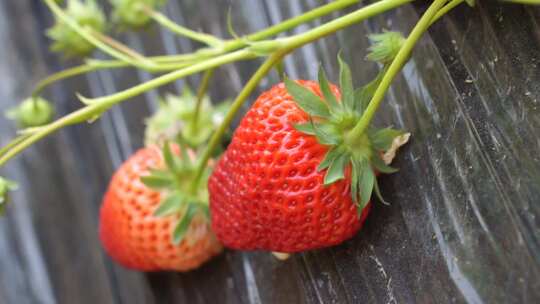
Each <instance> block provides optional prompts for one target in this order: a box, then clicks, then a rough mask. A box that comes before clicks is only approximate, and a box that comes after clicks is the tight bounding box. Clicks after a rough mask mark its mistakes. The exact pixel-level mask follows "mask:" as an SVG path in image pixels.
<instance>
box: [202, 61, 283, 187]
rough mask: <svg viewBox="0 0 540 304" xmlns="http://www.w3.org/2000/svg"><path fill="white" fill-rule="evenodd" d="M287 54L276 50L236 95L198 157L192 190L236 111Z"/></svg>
mask: <svg viewBox="0 0 540 304" xmlns="http://www.w3.org/2000/svg"><path fill="white" fill-rule="evenodd" d="M285 55H286V53H285V52H276V53H275V54H273V55H272V56H270V57H268V59H266V61H265V62H264V63H263V65H261V66H260V67H259V69H258V70H257V71H256V72H255V74H253V76H251V78H250V79H249V81H248V82H247V83H246V85H245V86H244V88H243V89H242V91H241V92H240V94H238V96H237V97H236V99H235V100H234V102H233V103H232V105H231V109H230V110H229V112H227V115H226V116H225V118H224V119H223V122H222V123H221V125H220V126H219V127H218V129H217V130H216V132H214V134H213V135H212V137H211V138H210V142H209V143H208V146H206V149H205V150H204V152H203V154H202V156H201V157H200V158H199V159H198V162H197V171H196V174H195V179H194V180H193V183H192V190H193V191H196V189H197V187H198V185H199V183H200V180H201V178H202V176H203V174H204V169H205V168H206V164H207V163H208V160H209V159H210V157H211V155H212V153H213V152H214V150H215V149H216V148H217V147H218V145H219V144H220V142H221V138H222V137H223V134H225V131H226V130H227V128H229V125H230V124H231V122H232V120H233V119H234V117H235V116H236V113H237V112H238V110H240V108H241V107H242V105H243V104H244V103H245V102H246V100H247V98H248V97H249V95H250V94H251V92H253V90H255V88H256V87H257V85H258V84H259V82H260V81H261V80H262V79H263V78H264V77H265V76H266V75H267V74H268V72H270V70H272V68H273V67H274V65H276V64H277V63H278V62H280V61H281V59H282V58H283V57H284V56H285Z"/></svg>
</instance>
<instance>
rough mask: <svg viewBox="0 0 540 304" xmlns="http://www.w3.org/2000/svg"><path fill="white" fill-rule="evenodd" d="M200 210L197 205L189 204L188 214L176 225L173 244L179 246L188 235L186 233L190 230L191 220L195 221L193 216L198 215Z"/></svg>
mask: <svg viewBox="0 0 540 304" xmlns="http://www.w3.org/2000/svg"><path fill="white" fill-rule="evenodd" d="M198 210H199V208H198V207H197V206H196V205H195V204H188V205H187V207H186V212H185V213H184V215H183V216H182V218H181V219H180V221H178V224H176V227H175V228H174V231H173V243H174V244H175V245H178V244H179V243H180V242H181V241H182V239H183V238H184V236H185V235H186V232H187V231H188V229H189V225H190V224H191V220H192V219H193V216H194V215H195V214H196V213H197V211H198Z"/></svg>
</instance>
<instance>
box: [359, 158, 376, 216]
mask: <svg viewBox="0 0 540 304" xmlns="http://www.w3.org/2000/svg"><path fill="white" fill-rule="evenodd" d="M361 170H362V171H361V174H360V176H359V181H358V182H359V188H360V205H359V206H358V209H359V211H360V212H361V210H363V209H364V208H365V207H366V205H367V203H368V202H369V200H370V199H371V193H372V192H373V186H374V183H375V174H374V173H373V169H371V166H369V165H368V164H367V162H365V163H364V164H363V165H362V168H361Z"/></svg>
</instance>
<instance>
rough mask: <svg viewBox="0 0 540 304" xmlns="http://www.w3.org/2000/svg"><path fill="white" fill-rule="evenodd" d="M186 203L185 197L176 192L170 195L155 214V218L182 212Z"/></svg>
mask: <svg viewBox="0 0 540 304" xmlns="http://www.w3.org/2000/svg"><path fill="white" fill-rule="evenodd" d="M183 203H184V196H183V195H182V194H181V193H180V192H178V191H175V192H173V193H171V194H169V195H168V196H167V197H166V198H165V199H164V200H163V201H162V202H161V203H160V205H159V207H158V208H157V209H156V211H155V212H154V215H155V216H167V215H171V214H175V213H177V212H180V210H181V208H182V206H183Z"/></svg>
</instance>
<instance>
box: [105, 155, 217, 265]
mask: <svg viewBox="0 0 540 304" xmlns="http://www.w3.org/2000/svg"><path fill="white" fill-rule="evenodd" d="M164 151H165V152H164V153H163V154H164V156H165V163H168V164H167V166H179V163H178V162H176V163H175V161H174V160H172V158H171V154H170V153H168V154H167V152H166V151H168V149H164ZM164 165H165V164H164V157H163V155H162V153H161V152H160V150H159V149H158V148H157V147H155V146H154V147H149V148H144V149H141V150H139V151H138V152H136V153H135V154H134V155H133V156H132V157H131V158H129V159H128V160H127V161H126V162H125V163H124V164H123V165H122V166H121V167H120V168H119V169H118V170H117V171H116V173H115V174H114V176H113V178H112V180H111V182H110V185H109V189H108V191H107V193H106V195H105V197H104V200H103V205H102V207H101V214H100V220H101V224H100V238H101V241H102V243H103V246H104V247H105V249H106V251H107V252H108V254H109V255H110V256H111V257H112V258H113V259H115V260H116V261H117V262H118V263H120V264H122V265H124V266H125V267H128V268H132V269H137V270H142V271H157V270H177V271H187V270H190V269H193V268H197V267H198V266H199V265H201V264H202V263H204V262H205V261H207V260H208V259H210V258H211V257H213V256H215V255H217V254H218V253H219V252H220V251H221V250H222V246H221V244H220V243H219V242H218V241H217V239H216V237H215V235H214V234H213V232H212V231H211V228H210V223H209V221H208V218H207V214H206V212H205V210H204V208H205V207H204V206H203V205H202V204H195V203H191V202H194V201H197V198H186V197H185V196H182V195H181V192H180V191H177V190H176V191H175V190H172V191H165V190H155V189H152V188H150V187H149V186H147V185H146V184H148V185H150V186H153V187H155V188H159V189H170V188H171V187H170V184H168V183H169V182H173V181H171V180H169V178H171V176H167V172H168V171H156V170H151V169H153V168H162V167H164ZM176 172H182V170H181V169H178V170H177V171H176ZM183 172H184V173H189V170H185V168H184V170H183ZM141 177H142V179H141ZM175 177H176V178H179V179H182V176H181V175H176V176H172V178H173V179H175ZM185 178H186V179H188V178H189V176H188V175H187V174H185ZM143 181H144V183H143ZM173 183H174V182H173ZM184 184H186V183H184ZM204 195H205V194H204V193H203V194H202V196H204ZM175 241H176V242H177V244H175Z"/></svg>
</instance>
